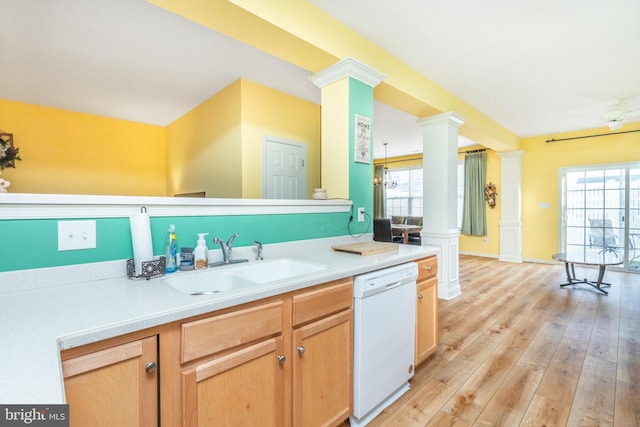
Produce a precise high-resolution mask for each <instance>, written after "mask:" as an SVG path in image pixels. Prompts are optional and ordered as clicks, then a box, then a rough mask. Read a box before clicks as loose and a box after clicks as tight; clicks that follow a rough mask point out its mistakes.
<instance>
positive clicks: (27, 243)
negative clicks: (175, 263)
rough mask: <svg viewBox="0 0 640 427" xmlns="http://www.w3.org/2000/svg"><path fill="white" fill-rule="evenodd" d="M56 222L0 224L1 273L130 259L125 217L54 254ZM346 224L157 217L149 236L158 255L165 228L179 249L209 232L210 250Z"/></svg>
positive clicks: (323, 216)
mask: <svg viewBox="0 0 640 427" xmlns="http://www.w3.org/2000/svg"><path fill="white" fill-rule="evenodd" d="M86 219H91V218H86ZM58 221H64V219H29V220H3V221H0V233H1V234H2V241H3V242H4V243H5V253H4V254H3V256H2V257H0V272H2V271H13V270H24V269H32V268H43V267H56V266H63V265H71V264H85V263H91V262H103V261H113V260H120V259H127V258H131V257H132V256H133V249H132V246H131V231H130V227H129V219H128V218H100V219H96V248H95V249H84V250H74V251H63V252H59V251H58ZM69 221H73V220H72V219H70V220H69ZM348 221H349V213H318V214H278V215H238V216H208V217H201V216H198V217H156V218H151V234H152V239H153V251H154V254H156V255H160V254H162V253H163V251H164V238H165V235H166V232H167V229H168V228H169V224H174V225H175V226H176V234H177V237H178V239H177V240H178V246H179V247H181V246H195V244H196V239H197V233H209V236H208V237H207V243H208V246H209V248H211V249H215V248H216V247H215V246H214V245H213V244H212V243H211V242H212V240H213V238H214V237H220V238H222V239H225V240H227V239H228V238H229V237H230V236H231V235H232V234H233V233H236V232H237V233H240V236H239V237H238V238H237V239H236V241H235V244H234V245H235V246H248V245H251V244H252V243H253V241H254V240H258V241H260V242H262V243H264V244H268V243H279V242H287V241H294V240H306V239H316V238H323V237H335V236H341V235H345V234H348V227H347V223H348ZM123 270H124V265H123Z"/></svg>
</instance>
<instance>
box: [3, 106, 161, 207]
mask: <svg viewBox="0 0 640 427" xmlns="http://www.w3.org/2000/svg"><path fill="white" fill-rule="evenodd" d="M0 129H2V130H3V131H5V132H9V133H13V135H14V145H15V146H16V147H18V148H19V149H20V157H21V158H22V159H23V160H22V161H17V162H16V169H4V170H3V171H2V177H3V178H4V179H6V180H8V181H11V187H10V188H9V191H11V192H12V193H57V194H118V195H144V196H164V195H165V194H166V184H165V175H166V168H165V164H166V160H165V159H166V145H165V144H166V140H165V129H164V128H163V127H160V126H153V125H147V124H141V123H135V122H130V121H125V120H118V119H112V118H108V117H100V116H94V115H90V114H83V113H76V112H72V111H66V110H59V109H55V108H48V107H41V106H38V105H32V104H25V103H20V102H14V101H8V100H0Z"/></svg>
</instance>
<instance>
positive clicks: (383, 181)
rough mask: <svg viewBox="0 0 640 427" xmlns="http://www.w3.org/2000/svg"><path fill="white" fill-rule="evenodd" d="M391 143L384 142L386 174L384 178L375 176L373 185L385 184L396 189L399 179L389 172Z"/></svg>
mask: <svg viewBox="0 0 640 427" xmlns="http://www.w3.org/2000/svg"><path fill="white" fill-rule="evenodd" d="M388 144H389V143H388V142H385V143H384V174H383V178H382V179H379V178H377V177H375V178H373V185H375V186H380V185H384V186H385V187H386V188H391V189H394V188H396V187H397V186H398V180H397V179H395V178H393V177H392V176H391V173H390V172H389V168H388V167H387V145H388Z"/></svg>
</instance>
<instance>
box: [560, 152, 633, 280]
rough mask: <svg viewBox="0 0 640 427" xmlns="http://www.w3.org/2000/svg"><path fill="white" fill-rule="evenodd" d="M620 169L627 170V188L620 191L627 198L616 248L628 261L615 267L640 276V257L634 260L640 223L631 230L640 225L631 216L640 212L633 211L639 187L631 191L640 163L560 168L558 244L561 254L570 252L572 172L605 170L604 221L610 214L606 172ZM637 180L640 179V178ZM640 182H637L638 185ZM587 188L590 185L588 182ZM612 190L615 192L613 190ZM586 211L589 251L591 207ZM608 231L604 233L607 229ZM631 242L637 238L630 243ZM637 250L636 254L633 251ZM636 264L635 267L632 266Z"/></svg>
mask: <svg viewBox="0 0 640 427" xmlns="http://www.w3.org/2000/svg"><path fill="white" fill-rule="evenodd" d="M616 169H621V170H624V176H625V180H624V183H623V186H621V187H620V188H619V189H620V190H622V192H623V194H624V195H623V196H622V198H623V199H624V206H622V207H621V208H620V209H621V210H620V211H619V212H620V216H621V220H620V221H621V225H620V227H616V228H617V229H619V230H620V231H621V234H620V237H621V239H622V242H620V243H619V244H618V245H616V248H618V249H620V250H622V251H623V258H624V264H623V265H622V266H621V267H615V268H613V269H616V270H624V271H631V272H638V273H640V261H638V260H637V258H638V257H633V256H634V255H635V253H636V252H638V248H635V250H634V249H633V247H636V246H638V244H639V242H640V239H638V235H639V234H638V233H639V232H640V231H639V228H640V224H636V225H635V227H634V228H633V230H632V231H633V232H631V231H630V229H631V227H632V226H633V225H634V224H632V222H633V221H636V222H638V219H637V218H635V219H634V218H632V217H631V216H630V214H631V213H633V215H634V216H638V214H639V212H640V210H639V209H638V207H634V208H633V212H631V209H632V207H631V204H632V203H633V201H634V200H635V199H633V197H634V196H633V195H632V193H633V194H634V195H635V198H638V199H640V197H638V196H639V195H640V188H639V187H638V184H635V185H636V187H634V188H631V182H632V181H631V179H632V176H631V175H632V173H631V171H632V170H637V171H640V162H625V163H607V164H597V165H582V166H568V167H562V168H560V171H559V172H560V173H559V192H560V195H559V197H560V203H559V215H558V222H559V224H558V230H559V233H558V234H559V236H558V243H559V250H560V252H564V251H566V249H567V245H568V242H567V241H568V236H567V234H568V232H569V231H570V230H569V228H570V227H569V225H568V218H567V205H568V201H567V190H569V189H568V188H567V185H568V183H567V175H568V174H569V173H572V172H584V173H585V174H586V173H588V172H589V171H603V173H604V178H603V187H602V191H603V201H602V208H597V209H602V211H603V219H604V218H605V216H604V213H606V211H607V207H606V205H605V203H606V200H605V196H604V195H605V194H606V191H607V188H606V172H607V171H610V170H616ZM635 173H636V172H634V177H635ZM636 180H637V177H636ZM635 182H636V181H634V183H635ZM585 185H586V183H585ZM610 190H611V189H610ZM586 192H587V189H586V188H585V204H586ZM635 203H636V204H637V203H638V201H636V202H635ZM608 209H609V210H611V209H612V208H608ZM592 210H594V209H592ZM583 211H584V212H585V218H584V224H583V227H582V228H583V231H584V236H583V238H584V241H583V243H582V245H583V246H584V250H587V249H586V247H587V235H586V234H587V231H588V229H589V226H588V225H587V224H586V221H587V218H586V213H587V212H588V210H587V208H586V207H584V208H583ZM576 228H580V227H576ZM603 231H604V230H603ZM631 234H635V236H631ZM630 239H633V240H632V241H631V242H630ZM578 246H580V244H579V243H578ZM632 251H633V252H632ZM632 264H633V267H632Z"/></svg>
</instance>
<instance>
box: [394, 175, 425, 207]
mask: <svg viewBox="0 0 640 427" xmlns="http://www.w3.org/2000/svg"><path fill="white" fill-rule="evenodd" d="M390 174H391V175H392V176H393V178H394V179H395V180H397V181H398V186H397V187H396V188H387V191H386V199H387V216H392V215H397V216H420V217H421V216H422V208H423V200H422V169H404V170H397V169H396V170H394V171H393V172H390Z"/></svg>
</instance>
